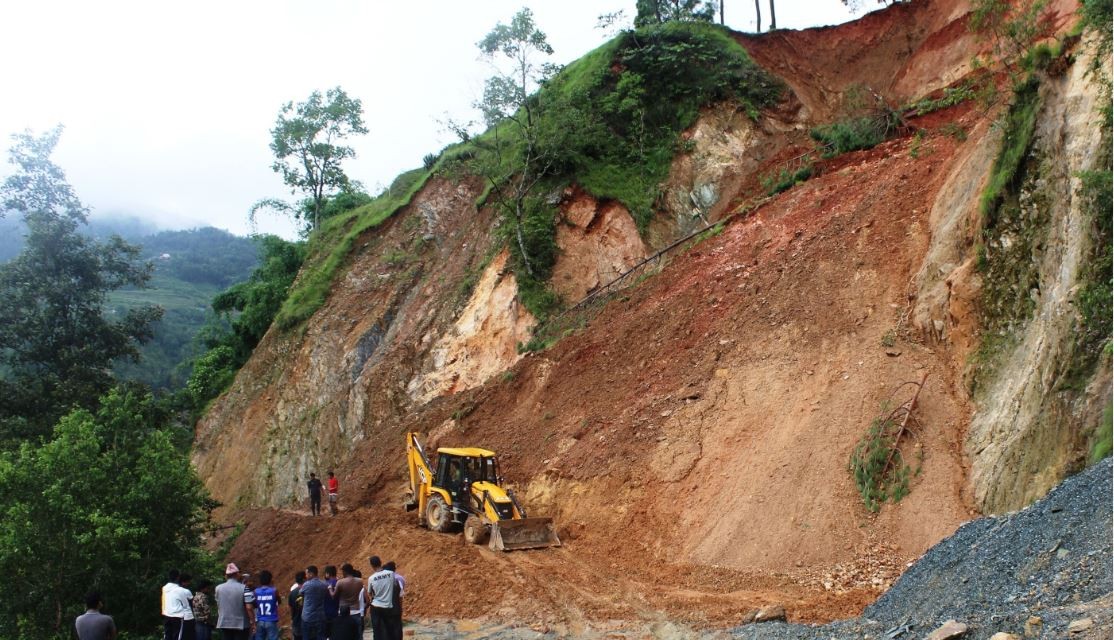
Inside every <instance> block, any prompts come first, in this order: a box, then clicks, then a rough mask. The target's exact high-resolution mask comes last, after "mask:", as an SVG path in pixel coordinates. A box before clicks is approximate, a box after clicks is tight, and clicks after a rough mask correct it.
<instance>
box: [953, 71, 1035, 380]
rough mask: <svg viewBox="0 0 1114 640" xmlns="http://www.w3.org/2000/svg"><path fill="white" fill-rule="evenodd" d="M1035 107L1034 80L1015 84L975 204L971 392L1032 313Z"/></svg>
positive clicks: (1033, 305)
mask: <svg viewBox="0 0 1114 640" xmlns="http://www.w3.org/2000/svg"><path fill="white" fill-rule="evenodd" d="M1039 110H1040V106H1039V99H1038V98H1037V85H1036V81H1035V80H1034V81H1031V82H1026V83H1025V84H1024V85H1022V86H1019V87H1018V89H1017V95H1016V96H1015V100H1014V104H1013V106H1012V107H1011V109H1010V112H1009V113H1008V114H1007V115H1006V118H1005V131H1004V132H1003V135H1002V148H1001V150H1000V152H999V156H998V159H997V160H996V162H995V164H994V169H993V173H992V175H991V178H990V182H989V184H988V186H987V189H986V191H984V192H983V195H982V200H981V203H980V204H981V206H982V214H983V229H982V238H981V244H980V248H979V257H978V261H977V266H978V268H979V271H980V272H981V274H982V278H983V288H982V300H981V306H982V338H981V343H980V345H979V348H978V350H977V351H976V353H975V362H974V364H975V368H974V370H973V373H974V376H973V378H972V383H973V390H974V389H977V388H978V386H979V384H980V383H981V381H982V380H983V379H985V377H986V375H987V374H988V373H989V371H990V369H991V368H992V367H993V366H994V363H995V361H996V359H997V357H998V356H999V355H1000V354H1001V353H1003V352H1004V351H1005V349H1006V348H1008V346H1009V345H1011V344H1013V341H1014V338H1015V334H1016V330H1017V328H1018V327H1019V326H1020V325H1021V324H1022V323H1023V322H1025V321H1026V320H1028V318H1029V317H1030V316H1031V315H1032V313H1033V309H1035V308H1036V299H1037V296H1039V294H1040V272H1039V262H1040V260H1039V252H1040V251H1041V248H1042V247H1043V246H1044V244H1045V239H1046V237H1047V235H1048V224H1049V220H1050V217H1049V216H1050V214H1049V208H1050V205H1051V203H1050V202H1048V196H1047V195H1046V194H1045V193H1044V192H1043V191H1041V189H1040V185H1041V184H1042V180H1041V173H1042V170H1043V166H1042V158H1039V157H1037V156H1035V155H1033V154H1030V153H1029V147H1030V145H1031V143H1032V138H1033V128H1034V126H1035V123H1036V117H1037V114H1038V112H1039ZM987 203H992V204H991V205H988V204H987Z"/></svg>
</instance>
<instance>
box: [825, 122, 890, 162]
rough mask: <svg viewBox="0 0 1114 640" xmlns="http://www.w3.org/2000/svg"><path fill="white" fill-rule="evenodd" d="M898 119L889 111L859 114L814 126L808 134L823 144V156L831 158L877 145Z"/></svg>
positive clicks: (887, 134) (888, 133)
mask: <svg viewBox="0 0 1114 640" xmlns="http://www.w3.org/2000/svg"><path fill="white" fill-rule="evenodd" d="M898 121H899V119H898V117H897V115H896V114H894V113H891V112H885V113H879V114H873V115H866V116H859V117H857V118H849V119H847V120H842V121H840V122H834V123H832V124H828V125H823V126H819V127H816V128H815V129H813V130H812V131H810V132H809V135H811V136H812V139H813V140H816V141H817V142H819V143H820V144H822V145H824V147H825V149H824V153H823V155H824V157H825V158H831V157H834V156H838V155H840V154H843V153H848V152H850V151H859V150H862V149H870V148H872V147H875V146H877V145H878V144H879V143H881V142H882V141H884V140H885V139H886V137H887V136H889V135H890V133H891V132H893V130H894V129H895V128H896V127H897V125H898Z"/></svg>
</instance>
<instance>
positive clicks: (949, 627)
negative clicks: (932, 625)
mask: <svg viewBox="0 0 1114 640" xmlns="http://www.w3.org/2000/svg"><path fill="white" fill-rule="evenodd" d="M966 633H967V625H965V624H963V623H962V622H956V621H955V620H948V621H947V622H945V623H944V624H942V625H940V626H939V627H937V628H936V630H935V631H933V632H932V633H930V634H928V635H927V636H925V639H924V640H951V639H952V638H959V637H961V636H963V635H964V634H966Z"/></svg>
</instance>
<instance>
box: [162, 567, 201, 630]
mask: <svg viewBox="0 0 1114 640" xmlns="http://www.w3.org/2000/svg"><path fill="white" fill-rule="evenodd" d="M177 573H178V572H177V571H172V572H171V581H170V582H167V583H166V584H165V585H163V588H162V615H163V617H164V623H163V637H164V638H165V640H194V634H193V631H194V625H193V607H192V606H190V600H191V599H193V594H192V593H190V590H189V589H187V588H186V587H185V586H183V585H188V584H189V581H190V576H189V575H187V574H182V575H179V576H176V575H175V574H177Z"/></svg>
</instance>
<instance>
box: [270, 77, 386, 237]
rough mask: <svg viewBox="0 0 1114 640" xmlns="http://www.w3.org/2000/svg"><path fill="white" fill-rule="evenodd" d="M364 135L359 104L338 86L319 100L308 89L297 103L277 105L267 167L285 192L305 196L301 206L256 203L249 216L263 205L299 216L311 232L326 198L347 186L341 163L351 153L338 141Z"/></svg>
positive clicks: (319, 219) (361, 109) (350, 155)
mask: <svg viewBox="0 0 1114 640" xmlns="http://www.w3.org/2000/svg"><path fill="white" fill-rule="evenodd" d="M365 133H367V127H366V126H364V116H363V105H362V104H361V103H360V100H359V99H358V98H350V97H349V96H348V94H347V93H345V92H344V90H343V89H341V88H340V87H336V88H333V89H329V90H328V91H327V92H326V93H325V95H324V96H322V95H321V92H320V91H314V92H313V93H311V94H310V95H309V98H308V99H307V100H306V101H305V102H300V103H298V104H297V105H295V104H294V103H293V102H288V103H286V104H285V105H283V107H282V110H281V111H280V112H279V115H278V119H277V120H276V121H275V128H274V129H271V136H272V140H271V151H272V152H274V154H275V162H274V164H273V165H271V169H273V170H274V171H275V173H280V174H282V180H283V182H285V183H286V184H287V186H289V187H290V190H291V193H299V192H301V193H303V194H305V196H306V203H305V206H304V207H296V206H291V205H288V204H286V203H283V202H281V201H278V200H274V199H267V200H261V201H259V202H257V203H256V204H255V206H253V207H252V211H251V216H252V218H253V219H254V216H255V214H256V212H257V211H259V210H260V209H263V208H268V207H269V208H274V209H278V210H280V211H283V212H286V213H290V214H292V215H293V216H294V217H295V218H296V219H298V218H301V219H302V221H303V222H304V223H305V224H306V226H307V228H308V229H309V230H313V229H316V228H317V226H318V224H320V221H321V213H322V208H323V207H324V206H325V203H326V201H327V200H328V199H329V197H330V196H331V195H332V194H334V193H337V192H340V191H345V190H348V189H349V188H351V186H352V185H353V183H352V181H350V180H349V179H348V176H347V175H346V174H345V173H344V170H343V169H342V168H341V163H342V162H343V161H344V160H346V159H348V158H354V157H356V151H355V150H354V149H352V147H350V146H346V145H344V144H343V141H344V140H345V139H347V138H349V137H351V136H353V135H355V134H365Z"/></svg>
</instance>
